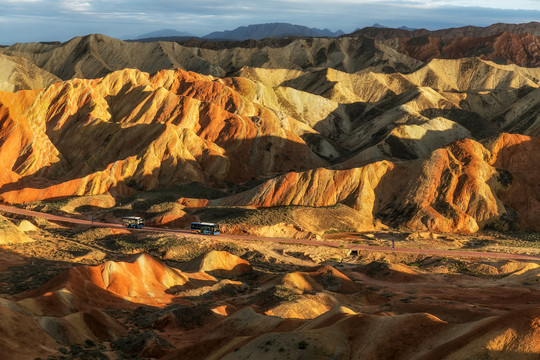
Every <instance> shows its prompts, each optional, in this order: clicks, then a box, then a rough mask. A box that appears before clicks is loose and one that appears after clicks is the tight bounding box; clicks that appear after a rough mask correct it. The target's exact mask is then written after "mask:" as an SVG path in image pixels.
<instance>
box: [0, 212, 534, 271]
mask: <svg viewBox="0 0 540 360" xmlns="http://www.w3.org/2000/svg"><path fill="white" fill-rule="evenodd" d="M0 212H7V213H13V214H19V215H26V216H34V217H41V218H45V219H48V220H52V221H58V222H66V223H73V224H81V225H88V226H97V227H108V228H124V227H123V226H122V225H121V224H120V223H118V224H112V223H103V222H96V221H94V222H92V221H91V220H84V219H79V218H72V217H67V216H58V215H52V214H47V213H42V212H37V211H31V210H26V209H19V208H16V207H12V206H6V205H0ZM131 230H132V231H146V232H159V233H178V234H186V235H188V234H189V235H190V236H201V237H206V235H198V234H194V233H192V232H191V231H189V230H182V229H163V228H155V227H145V228H142V229H131ZM216 238H219V239H224V240H225V239H229V240H252V241H267V242H274V243H275V242H278V243H289V244H303V245H312V246H328V247H334V248H345V249H350V250H364V251H379V252H398V253H408V254H421V255H433V256H458V257H468V258H496V259H506V260H523V261H540V256H535V255H524V254H506V253H495V252H478V251H460V250H440V249H428V248H423V249H414V248H401V247H396V248H394V249H392V248H391V247H389V246H369V245H354V244H347V243H340V242H330V241H314V240H301V239H286V238H268V237H260V236H241V235H229V234H220V235H216Z"/></svg>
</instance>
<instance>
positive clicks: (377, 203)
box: [214, 134, 540, 232]
mask: <svg viewBox="0 0 540 360" xmlns="http://www.w3.org/2000/svg"><path fill="white" fill-rule="evenodd" d="M492 142H493V143H492V144H491V145H489V147H488V148H486V147H484V146H483V145H482V144H480V143H478V142H476V141H473V140H469V139H464V140H461V141H458V142H455V143H453V144H451V145H450V146H447V147H445V148H443V149H438V150H435V151H433V152H432V153H431V155H430V156H428V157H427V158H425V159H420V160H413V161H408V162H399V163H392V162H388V161H381V162H376V163H372V164H369V165H366V166H363V167H360V168H353V169H349V170H330V169H324V168H321V169H315V170H309V171H306V172H300V173H296V172H293V173H289V174H286V175H283V176H280V177H278V178H275V179H272V180H270V181H268V182H266V183H264V184H262V185H260V186H258V187H256V188H254V189H252V190H249V191H247V192H244V193H241V194H238V195H234V196H231V197H229V198H224V199H220V200H215V201H214V202H215V203H216V204H220V205H221V204H224V205H232V204H235V205H240V204H242V205H252V206H261V207H270V206H288V205H303V206H316V207H319V206H331V205H334V204H338V203H340V204H345V205H348V206H350V207H352V208H354V209H356V210H357V211H359V212H360V213H361V214H362V215H363V216H364V217H365V218H366V219H372V223H373V224H375V221H376V219H379V220H381V221H382V222H383V223H384V224H386V225H393V226H405V227H407V228H411V229H422V230H434V231H442V232H476V231H477V230H479V229H483V228H496V229H500V230H509V229H513V228H516V225H517V220H518V219H520V225H521V228H530V229H535V230H538V229H540V228H539V227H538V225H537V223H534V221H533V219H538V213H537V209H538V199H539V195H540V189H539V188H538V186H537V185H536V183H535V182H534V180H533V179H534V175H531V174H532V173H533V172H532V171H531V170H530V164H532V163H535V161H537V160H538V159H536V157H537V154H538V151H537V147H538V144H539V142H538V139H537V138H533V139H531V138H528V137H523V136H519V135H508V134H505V135H502V136H500V137H499V138H497V139H494V140H492ZM520 144H521V145H520ZM489 149H493V150H489ZM512 149H514V150H513V151H512ZM513 174H516V175H515V176H516V180H515V181H514V180H513V179H514V175H513ZM518 192H521V194H520V196H515V194H517V193H518ZM529 208H532V209H534V210H532V211H531V210H529ZM374 226H375V225H374Z"/></svg>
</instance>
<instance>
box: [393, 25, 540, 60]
mask: <svg viewBox="0 0 540 360" xmlns="http://www.w3.org/2000/svg"><path fill="white" fill-rule="evenodd" d="M398 50H399V51H400V52H402V53H404V54H406V55H408V56H410V57H412V58H415V59H417V60H420V61H428V60H431V59H434V58H443V59H459V58H463V57H474V56H476V57H479V58H482V59H486V60H492V61H495V62H499V63H500V62H503V63H511V64H516V65H520V66H528V67H538V66H539V65H540V37H539V36H534V35H531V34H529V33H522V34H511V33H508V32H504V33H500V34H495V35H490V36H485V37H462V38H455V39H443V38H440V37H433V36H425V37H418V38H402V39H399V45H398Z"/></svg>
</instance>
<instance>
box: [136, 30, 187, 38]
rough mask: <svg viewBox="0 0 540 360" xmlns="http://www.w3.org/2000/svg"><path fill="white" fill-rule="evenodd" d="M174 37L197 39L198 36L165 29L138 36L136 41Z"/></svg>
mask: <svg viewBox="0 0 540 360" xmlns="http://www.w3.org/2000/svg"><path fill="white" fill-rule="evenodd" d="M173 36H181V37H197V36H196V35H193V34H191V33H188V32H186V31H176V30H173V29H163V30H157V31H152V32H149V33H146V34H142V35H139V36H137V37H136V38H135V39H136V40H139V39H151V38H162V37H173Z"/></svg>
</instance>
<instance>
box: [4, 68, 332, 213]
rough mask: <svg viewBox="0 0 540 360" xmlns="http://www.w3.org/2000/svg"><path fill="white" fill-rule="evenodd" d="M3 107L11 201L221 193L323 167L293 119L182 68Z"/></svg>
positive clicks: (64, 89) (69, 86)
mask: <svg viewBox="0 0 540 360" xmlns="http://www.w3.org/2000/svg"><path fill="white" fill-rule="evenodd" d="M234 85H235V86H236V87H239V88H243V89H248V88H250V87H254V88H257V85H256V84H255V83H253V82H252V81H249V80H243V79H237V80H235V81H234ZM246 91H247V92H250V91H251V90H246ZM19 98H21V99H22V100H21V99H19ZM0 100H1V101H2V108H1V110H2V111H3V116H2V124H3V128H4V129H5V130H4V134H5V135H4V136H5V139H6V140H5V141H4V142H3V143H2V144H1V145H0V146H2V148H3V149H4V148H5V152H3V156H2V160H1V161H3V162H4V164H3V165H4V169H6V170H8V172H7V173H6V174H5V175H4V177H3V180H2V184H3V187H2V193H3V198H4V199H5V200H7V201H12V202H13V201H16V202H23V201H30V200H33V199H45V198H50V197H56V196H68V195H84V194H100V193H104V192H107V191H111V192H113V193H116V194H120V195H122V194H123V195H126V194H128V193H129V192H130V191H132V190H130V187H132V188H135V189H153V188H156V187H160V186H167V185H171V184H177V183H185V182H193V181H195V182H199V183H203V184H208V185H212V186H223V184H224V182H225V181H229V182H234V183H239V182H245V181H247V180H251V179H252V178H255V177H261V176H269V175H271V174H274V173H282V172H286V171H289V170H292V169H299V168H310V167H318V166H322V165H325V164H326V162H325V161H324V160H322V159H320V158H319V157H318V156H317V155H315V154H314V153H313V152H312V151H311V149H310V147H309V146H308V145H307V144H306V143H305V141H304V140H303V139H302V138H301V137H300V136H298V135H297V134H296V132H297V131H296V128H297V127H298V126H299V125H295V124H296V123H298V122H297V121H296V120H294V119H292V118H289V117H287V116H286V115H282V116H279V117H278V115H276V113H275V112H273V111H270V110H268V109H267V108H265V107H263V106H261V105H259V104H257V103H256V102H252V101H250V100H249V99H247V98H246V97H244V96H242V95H240V94H239V93H238V92H237V91H236V90H235V89H234V88H232V87H230V86H228V85H226V83H225V82H223V81H222V80H220V79H215V78H211V77H206V76H202V75H197V74H194V73H187V72H184V71H181V70H177V71H163V72H159V73H157V74H155V75H153V76H150V75H148V74H146V73H142V72H139V71H137V70H124V71H120V72H116V73H113V74H111V75H109V76H107V77H105V78H103V79H96V80H72V81H67V82H64V83H58V84H55V85H53V86H51V87H49V88H47V89H44V90H43V91H40V92H32V93H17V94H14V95H12V94H7V93H4V94H3V95H2V98H1V99H0ZM23 100H24V101H23ZM298 124H300V123H298ZM308 130H309V129H308ZM310 131H311V132H315V131H313V130H310ZM292 154H294V156H292ZM4 155H6V156H4Z"/></svg>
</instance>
